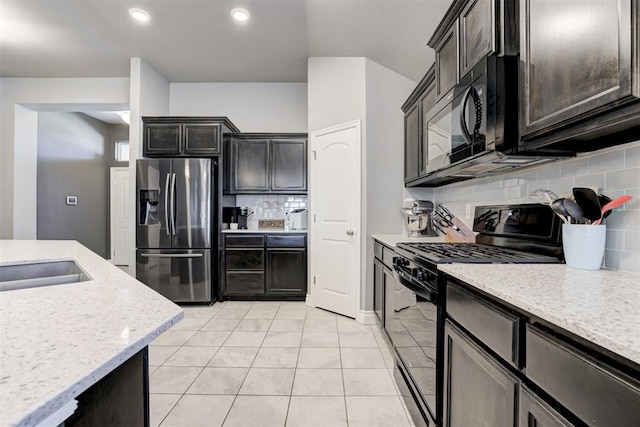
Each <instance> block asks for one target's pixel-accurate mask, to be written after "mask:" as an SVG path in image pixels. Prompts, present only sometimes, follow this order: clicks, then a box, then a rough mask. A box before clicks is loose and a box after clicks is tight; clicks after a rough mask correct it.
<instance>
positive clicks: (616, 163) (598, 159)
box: [589, 150, 624, 173]
mask: <svg viewBox="0 0 640 427" xmlns="http://www.w3.org/2000/svg"><path fill="white" fill-rule="evenodd" d="M623 168H624V150H619V151H613V152H611V153H604V154H598V155H594V156H590V157H589V173H598V172H609V171H617V170H620V169H623Z"/></svg>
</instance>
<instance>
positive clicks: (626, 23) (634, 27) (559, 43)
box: [519, 0, 640, 151]
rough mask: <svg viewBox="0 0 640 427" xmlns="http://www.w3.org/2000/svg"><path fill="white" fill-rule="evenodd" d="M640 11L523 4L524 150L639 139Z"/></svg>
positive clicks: (603, 2)
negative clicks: (639, 59) (639, 60)
mask: <svg viewBox="0 0 640 427" xmlns="http://www.w3.org/2000/svg"><path fill="white" fill-rule="evenodd" d="M639 9H640V7H638V4H637V2H636V1H635V0H617V1H616V0H593V1H587V2H576V1H571V0H558V1H553V2H549V1H545V0H520V45H521V53H520V76H519V77H520V85H521V90H520V96H521V101H520V104H521V109H520V133H521V139H522V141H521V146H522V147H523V148H525V149H529V148H539V147H552V148H553V147H559V148H565V149H572V150H574V151H591V150H593V149H597V148H602V147H604V146H607V145H613V144H619V143H623V142H628V141H630V140H634V139H638V137H639V136H640V125H639V123H640V103H638V101H639V100H640V73H639V67H638V56H639V55H638V52H640V45H639V41H638V40H639V39H640V34H639V29H638V20H639V18H638V16H639V13H640V12H638V10H639ZM634 122H635V123H634Z"/></svg>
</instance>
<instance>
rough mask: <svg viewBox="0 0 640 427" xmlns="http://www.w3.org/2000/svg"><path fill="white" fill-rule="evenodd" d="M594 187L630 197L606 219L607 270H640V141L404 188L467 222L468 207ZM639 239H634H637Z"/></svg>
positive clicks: (525, 200)
mask: <svg viewBox="0 0 640 427" xmlns="http://www.w3.org/2000/svg"><path fill="white" fill-rule="evenodd" d="M590 186H596V187H598V189H599V190H600V191H601V192H602V193H603V194H606V195H607V196H609V197H611V198H612V199H613V198H615V197H617V196H620V195H622V194H628V195H630V196H632V197H633V198H634V199H633V200H631V201H630V202H628V203H627V204H625V205H624V206H622V207H620V208H618V209H616V210H615V211H614V212H613V213H612V214H611V216H610V217H609V218H608V219H607V220H606V224H607V250H606V255H605V266H606V268H610V269H615V270H622V271H627V272H631V273H636V274H639V273H640V255H639V253H638V251H639V250H640V241H638V240H640V141H636V142H633V143H630V144H625V145H621V146H617V147H609V148H606V149H604V150H600V151H596V152H593V153H584V154H579V155H578V157H576V158H571V159H566V160H562V161H558V162H554V163H551V164H547V165H541V166H538V167H534V168H528V169H524V170H517V171H514V172H511V173H508V174H504V175H499V176H495V177H488V178H481V179H473V180H469V181H463V182H459V183H454V184H450V185H447V186H444V187H438V188H435V189H406V191H405V196H407V195H408V196H409V197H411V196H414V197H416V198H424V199H427V200H433V201H435V202H437V203H443V204H445V205H446V206H447V207H449V208H450V209H451V210H452V211H453V213H454V214H456V215H458V216H460V218H461V219H462V220H463V221H464V222H465V223H466V224H467V225H470V224H468V222H470V219H467V218H465V213H466V206H467V205H468V204H470V205H471V206H472V207H473V208H475V206H481V205H490V204H512V203H530V202H531V200H530V199H529V198H528V195H529V194H530V193H531V192H532V191H533V190H537V189H540V188H547V189H549V190H552V191H554V192H556V193H558V195H560V196H562V195H567V194H570V193H571V189H572V188H573V187H590ZM636 242H637V243H636Z"/></svg>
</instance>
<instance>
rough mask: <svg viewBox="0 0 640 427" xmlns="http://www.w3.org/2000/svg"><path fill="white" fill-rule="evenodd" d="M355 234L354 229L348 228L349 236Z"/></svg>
mask: <svg viewBox="0 0 640 427" xmlns="http://www.w3.org/2000/svg"><path fill="white" fill-rule="evenodd" d="M354 234H356V232H355V231H353V230H347V236H353V235H354Z"/></svg>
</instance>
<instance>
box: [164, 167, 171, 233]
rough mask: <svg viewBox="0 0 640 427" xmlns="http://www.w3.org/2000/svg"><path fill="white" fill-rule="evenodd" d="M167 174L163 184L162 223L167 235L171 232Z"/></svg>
mask: <svg viewBox="0 0 640 427" xmlns="http://www.w3.org/2000/svg"><path fill="white" fill-rule="evenodd" d="M169 175H170V174H167V182H165V184H164V223H165V226H166V227H167V236H169V235H170V234H171V225H170V224H169V197H168V196H169V182H170V181H171V180H170V179H169Z"/></svg>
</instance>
